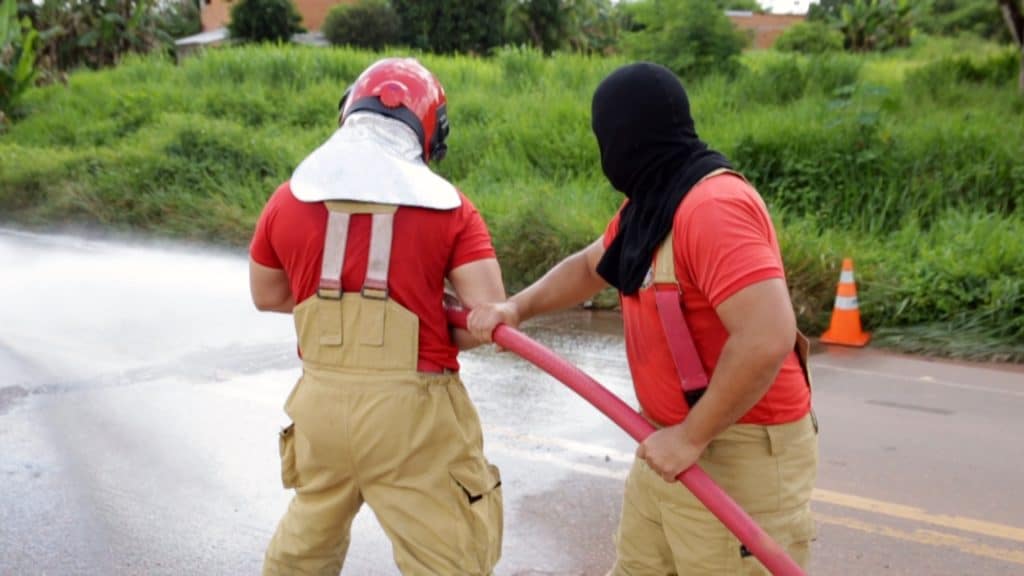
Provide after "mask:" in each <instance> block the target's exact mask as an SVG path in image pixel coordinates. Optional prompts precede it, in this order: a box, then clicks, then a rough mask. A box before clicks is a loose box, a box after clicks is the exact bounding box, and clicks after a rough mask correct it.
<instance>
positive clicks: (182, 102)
mask: <svg viewBox="0 0 1024 576" xmlns="http://www.w3.org/2000/svg"><path fill="white" fill-rule="evenodd" d="M956 50H957V47H956V46H955V45H952V46H950V45H946V46H943V45H941V44H928V45H925V47H924V48H921V47H918V48H915V49H911V50H908V51H906V52H904V53H902V54H897V55H891V56H887V57H878V56H869V57H852V56H843V55H839V56H831V57H824V58H814V59H807V58H799V59H794V58H792V57H783V56H780V55H778V54H774V53H760V54H751V55H748V56H747V57H746V64H747V67H748V70H749V71H748V72H747V73H745V74H743V75H741V76H740V77H738V78H735V79H727V78H716V77H712V78H710V79H706V80H704V81H702V82H699V83H694V84H693V85H691V86H690V89H691V95H692V98H693V109H694V112H695V115H696V118H697V122H698V129H699V131H700V132H701V134H702V136H703V137H704V138H705V139H706V140H708V141H709V142H710V143H712V145H713V146H715V147H717V148H719V149H721V150H722V151H723V152H725V153H726V154H727V155H729V156H730V157H731V158H732V159H733V160H734V162H735V164H736V165H737V166H738V167H739V168H740V169H741V170H743V171H744V172H745V173H746V174H747V175H748V177H749V178H750V179H751V180H752V181H753V182H754V183H755V184H756V185H757V187H758V188H759V190H760V191H761V192H762V194H763V195H764V196H765V198H766V199H767V201H768V202H769V204H770V206H771V207H772V209H773V212H774V215H775V218H776V221H777V222H778V224H779V232H780V237H781V241H782V243H783V251H784V257H785V259H786V264H787V267H788V271H789V280H790V284H791V286H792V289H793V295H794V303H795V305H796V307H797V310H798V314H799V318H800V322H801V325H802V326H803V327H804V328H805V329H807V330H809V331H810V332H811V333H814V334H817V333H820V331H821V330H822V329H823V327H824V326H825V325H826V324H827V321H828V314H829V312H830V309H831V304H832V298H833V295H834V290H835V283H836V280H837V278H838V267H839V263H840V259H841V257H842V256H844V255H849V256H852V257H854V258H855V260H856V264H857V272H858V280H859V287H860V295H861V310H862V314H863V315H864V318H865V321H866V323H867V325H868V327H869V328H871V329H873V330H875V331H876V332H877V339H876V341H879V342H881V343H884V344H887V345H891V346H896V347H900V348H903V349H908V350H917V351H924V352H929V353H939V354H949V355H955V356H962V357H975V358H992V359H1009V360H1014V361H1024V217H1022V213H1021V205H1022V204H1024V99H1022V98H1021V97H1020V96H1018V95H1017V94H1016V93H1015V91H1014V89H1013V78H1014V74H1015V71H1016V69H1015V67H1016V60H1015V58H1016V56H1015V55H1014V54H1013V53H1012V52H1003V51H1000V50H998V49H995V48H991V47H981V48H980V49H976V50H972V53H973V54H974V56H973V57H972V58H973V60H957V59H955V58H954V57H950V56H946V54H953V53H955V52H956ZM375 58H376V56H375V55H373V54H369V53H365V52H357V51H350V50H341V49H330V50H325V49H306V48H297V47H265V48H253V47H247V48H238V49H230V50H218V51H213V52H210V53H208V54H207V55H205V56H203V57H200V58H196V59H191V60H188V61H187V62H186V63H185V64H184V65H183V66H180V67H178V66H175V65H173V64H172V63H169V62H166V61H162V60H158V59H133V60H129V61H127V62H125V63H124V64H122V65H121V66H120V67H118V68H117V69H114V70H108V71H102V72H79V73H76V74H73V75H72V76H71V78H70V83H69V85H68V86H67V87H63V86H52V87H48V88H44V89H39V90H35V91H33V92H32V93H31V94H30V95H29V96H28V98H27V109H26V115H25V117H24V118H21V119H19V120H18V121H17V122H16V123H15V124H14V126H13V127H12V128H11V129H10V130H9V131H8V132H7V133H5V134H2V135H0V211H2V214H3V218H4V219H5V220H16V221H19V222H22V223H28V224H33V223H44V222H46V223H53V222H57V223H60V222H67V221H85V222H90V223H96V224H100V225H103V226H107V227H112V228H131V229H141V230H146V231H152V232H156V233H158V234H160V235H169V236H177V237H188V238H198V239H203V240H212V241H215V242H222V243H231V244H243V243H244V242H246V240H247V238H248V235H249V233H250V230H251V226H252V223H253V222H254V220H255V218H256V216H257V214H258V212H259V210H260V208H261V206H262V204H263V202H264V200H265V199H266V197H267V195H268V194H269V193H270V192H272V191H273V189H274V188H275V187H276V186H277V185H278V184H279V182H280V181H281V180H283V179H284V178H287V176H288V174H289V173H290V171H291V169H292V168H293V167H294V166H295V164H296V163H297V162H298V161H299V160H300V159H301V158H302V157H303V156H304V155H305V154H306V153H308V151H310V150H311V149H312V148H314V147H315V146H316V145H317V144H318V143H319V142H321V141H322V140H323V139H325V138H326V137H327V136H328V135H329V134H330V132H331V130H332V124H333V120H334V110H335V105H336V103H337V98H338V96H339V94H340V92H341V90H342V89H343V87H344V86H345V84H346V83H347V82H349V81H351V80H352V79H353V78H354V76H355V75H356V74H357V73H358V72H359V71H360V70H361V69H362V68H363V67H365V66H366V65H367V64H368V63H370V62H371V61H372V60H373V59H375ZM423 60H424V61H425V63H426V64H427V65H428V66H429V67H431V68H432V69H433V70H434V71H435V72H436V73H437V74H438V76H439V77H440V78H441V79H442V81H443V82H444V83H445V85H446V88H447V90H448V93H449V97H450V100H451V104H450V113H451V120H452V126H453V133H452V138H451V152H450V154H449V157H448V159H447V160H445V162H444V163H443V164H442V165H441V166H440V171H441V172H442V173H443V174H445V175H446V176H448V177H450V178H451V179H453V180H454V181H455V182H456V183H457V184H458V185H459V186H460V187H461V188H462V189H463V190H464V191H466V192H467V193H468V194H469V195H470V196H471V197H472V198H473V199H474V201H475V202H476V204H477V205H478V206H479V207H480V209H481V210H482V212H483V213H484V215H485V217H486V218H487V220H488V222H489V224H490V226H491V228H492V232H493V234H494V236H495V241H496V244H497V246H498V248H499V251H500V256H501V258H502V263H503V267H504V269H505V273H506V277H507V280H508V282H509V284H510V286H511V287H518V286H522V285H523V284H524V283H525V282H527V281H529V280H531V279H533V278H535V277H537V275H538V274H540V273H541V272H542V271H543V270H545V269H546V268H547V267H548V266H550V265H551V264H552V263H554V262H555V261H557V259H559V258H560V257H561V256H563V255H565V254H567V253H569V252H570V251H572V250H574V249H577V248H579V247H581V246H583V245H585V244H586V243H587V242H589V241H590V240H592V239H593V238H595V237H596V236H597V235H598V234H599V233H600V232H601V231H602V230H603V227H604V224H605V223H606V221H607V220H608V218H609V217H610V216H611V215H612V213H613V212H614V210H615V208H616V206H617V205H618V203H619V201H620V196H619V195H617V194H616V193H614V192H613V191H612V190H611V189H610V188H609V186H608V185H607V183H606V182H605V181H604V179H603V177H602V175H601V172H600V166H599V162H598V158H597V150H596V146H595V143H594V140H593V136H592V135H591V133H590V129H589V103H590V96H591V93H592V91H593V89H594V87H595V86H596V84H597V83H598V82H599V81H600V79H601V78H602V77H603V76H604V75H605V74H606V73H608V72H609V71H610V70H612V69H614V68H615V67H616V66H617V65H618V64H620V63H621V61H619V60H615V59H599V58H586V57H581V56H568V55H562V56H556V57H554V58H550V59H543V58H541V57H540V56H539V55H537V54H535V53H532V52H523V51H516V50H510V51H506V52H503V53H501V54H500V55H498V56H497V57H495V58H493V59H488V60H480V59H473V58H466V57H455V58H451V57H432V56H425V57H424V58H423Z"/></svg>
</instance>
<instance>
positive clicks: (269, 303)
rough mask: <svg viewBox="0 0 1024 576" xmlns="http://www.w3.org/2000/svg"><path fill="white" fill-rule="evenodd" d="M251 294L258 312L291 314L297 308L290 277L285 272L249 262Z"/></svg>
mask: <svg viewBox="0 0 1024 576" xmlns="http://www.w3.org/2000/svg"><path fill="white" fill-rule="evenodd" d="M249 292H250V293H251V294H252V303H253V304H254V305H255V306H256V309H257V310H262V311H264V312H283V313H285V314H291V313H292V309H293V308H295V297H294V296H292V290H291V286H290V285H289V284H288V276H287V275H285V273H284V270H280V269H278V268H268V267H266V266H263V265H262V264H258V263H256V262H255V261H254V260H252V259H250V260H249Z"/></svg>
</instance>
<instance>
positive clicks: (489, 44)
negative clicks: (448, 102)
mask: <svg viewBox="0 0 1024 576" xmlns="http://www.w3.org/2000/svg"><path fill="white" fill-rule="evenodd" d="M505 5H506V2H505V0H392V6H394V7H395V11H396V12H398V16H399V17H400V18H401V20H402V43H403V44H407V45H409V46H412V47H414V48H419V49H421V50H427V51H430V52H436V53H439V54H451V53H456V52H458V53H463V54H465V53H472V54H487V53H489V52H490V51H491V49H492V48H494V47H495V46H501V45H502V44H503V43H504V38H503V32H504V28H505Z"/></svg>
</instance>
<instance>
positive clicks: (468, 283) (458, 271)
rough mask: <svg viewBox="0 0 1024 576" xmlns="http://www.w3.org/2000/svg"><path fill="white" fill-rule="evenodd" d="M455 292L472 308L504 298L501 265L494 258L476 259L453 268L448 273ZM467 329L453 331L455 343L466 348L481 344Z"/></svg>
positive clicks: (465, 304) (481, 341) (464, 304)
mask: <svg viewBox="0 0 1024 576" xmlns="http://www.w3.org/2000/svg"><path fill="white" fill-rule="evenodd" d="M448 279H449V280H450V281H451V283H452V287H454V288H455V294H456V295H457V296H458V298H459V301H460V302H462V304H463V306H466V307H467V308H470V309H473V308H475V307H477V306H480V305H483V304H485V303H487V302H501V301H503V300H505V284H504V283H503V282H502V280H501V266H499V265H498V261H497V259H495V258H487V259H485V260H477V261H475V262H470V263H469V264H464V265H462V266H459V267H458V268H455V269H454V270H452V271H451V272H450V273H449V274H448ZM483 343H484V341H483V340H480V339H478V338H475V337H474V336H473V335H472V334H471V333H470V332H469V331H467V330H461V329H459V330H456V331H455V345H456V346H458V348H459V350H468V349H470V348H474V347H476V346H479V345H480V344H483Z"/></svg>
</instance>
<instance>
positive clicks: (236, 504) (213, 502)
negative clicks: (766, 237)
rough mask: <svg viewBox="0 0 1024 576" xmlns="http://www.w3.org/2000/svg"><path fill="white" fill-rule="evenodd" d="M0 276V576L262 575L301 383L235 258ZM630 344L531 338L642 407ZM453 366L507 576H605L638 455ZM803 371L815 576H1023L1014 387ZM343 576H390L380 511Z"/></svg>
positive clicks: (24, 264) (45, 256)
mask: <svg viewBox="0 0 1024 576" xmlns="http://www.w3.org/2000/svg"><path fill="white" fill-rule="evenodd" d="M0 270H2V272H0V303H2V304H0V455H2V456H0V486H2V487H3V488H2V491H0V575H3V576H6V575H30V574H59V575H62V574H97V575H114V574H218V575H219V574H225V575H235V574H239V575H241V574H256V573H258V571H259V567H260V564H261V558H262V554H263V551H264V549H265V546H266V544H267V541H268V540H269V538H270V536H271V534H272V532H273V530H274V527H275V525H276V522H277V520H278V519H279V517H280V516H281V514H282V513H283V511H284V509H285V507H286V505H287V502H288V499H289V494H288V493H287V492H285V491H284V490H283V489H281V488H280V484H279V466H278V459H277V445H276V443H277V440H276V434H277V430H278V427H279V426H281V425H283V424H285V423H286V422H287V419H286V416H285V415H284V413H283V411H282V409H281V406H282V404H283V402H284V399H285V396H286V395H287V393H288V391H289V390H290V388H291V386H292V385H293V383H294V381H295V379H296V378H297V377H298V374H299V367H298V362H297V360H296V358H295V353H294V340H293V335H292V332H291V331H292V327H291V320H290V317H285V316H280V315H268V314H259V313H256V312H255V311H254V310H253V309H252V308H251V306H250V304H249V301H248V292H247V284H246V282H247V280H246V262H245V260H244V258H243V257H240V256H239V255H237V254H234V253H226V252H220V253H217V252H211V251H210V250H208V249H205V248H204V249H200V248H198V247H194V246H184V245H155V244H153V243H151V242H145V243H140V242H119V243H111V242H107V241H101V240H86V239H82V238H77V237H69V236H39V235H35V234H26V233H22V232H16V231H11V230H0ZM620 329H621V328H620V325H619V321H618V317H617V316H616V315H615V314H610V313H593V314H591V313H582V312H580V313H572V314H565V315H560V316H556V317H552V318H549V319H544V320H542V321H538V322H535V323H532V324H530V325H528V326H527V327H526V331H527V332H528V333H530V334H531V335H532V336H534V337H535V338H536V339H538V340H539V341H541V342H543V343H544V344H546V345H548V346H550V347H551V348H553V349H554V350H555V351H557V352H558V353H560V354H562V355H563V356H565V357H566V358H568V359H569V360H570V361H572V362H574V363H576V364H578V365H579V366H580V367H582V368H583V369H584V370H585V371H587V372H589V373H590V374H591V375H593V376H594V377H596V378H597V379H598V380H599V381H601V382H602V383H603V384H604V385H605V386H607V387H609V388H610V389H611V390H612V391H614V392H615V393H616V394H618V395H620V396H621V397H623V398H625V399H626V400H627V401H629V402H631V403H633V402H634V398H633V395H632V391H631V384H630V380H629V375H628V370H627V367H626V363H625V359H624V350H623V345H622V339H621V336H620ZM462 361H463V365H464V368H463V379H464V380H465V382H466V383H467V388H468V389H469V391H470V395H471V396H472V397H473V399H474V401H475V402H476V404H477V408H478V410H479V412H480V415H481V419H482V421H483V423H484V426H485V434H486V436H485V438H486V452H487V454H488V457H489V458H490V459H491V460H492V461H493V462H495V463H496V464H497V465H498V466H499V467H500V468H501V470H502V476H503V486H504V494H505V502H506V521H505V547H504V554H503V558H502V561H501V563H500V564H499V565H498V568H497V574H499V575H527V574H536V575H549V574H559V575H590V574H603V573H604V571H606V570H607V569H608V568H609V566H610V564H611V562H612V560H613V549H612V544H611V538H612V535H613V533H614V529H615V526H616V522H617V519H618V513H619V506H620V503H619V499H620V497H621V492H622V481H623V479H624V478H625V474H626V471H627V470H628V466H629V463H630V460H631V455H632V451H633V443H632V441H631V440H630V439H629V438H628V437H627V436H626V435H625V434H624V433H622V432H620V431H618V430H617V429H616V428H615V427H614V426H613V425H612V424H611V423H609V422H607V421H606V420H604V418H603V417H602V416H600V415H599V414H598V413H597V412H596V411H595V410H593V409H592V408H591V407H590V406H589V405H588V404H586V403H585V402H584V401H582V400H581V399H579V398H577V397H575V396H574V395H573V394H572V393H571V392H570V391H568V390H567V389H565V388H563V387H562V386H561V385H560V384H558V383H557V382H555V381H554V380H553V379H551V378H549V377H547V376H543V375H541V374H540V373H539V372H538V371H537V370H535V369H533V368H532V367H530V366H528V365H527V364H526V363H525V362H523V361H521V360H518V359H516V358H515V357H513V356H512V355H510V354H499V353H496V352H494V351H493V350H490V349H487V350H481V351H474V352H473V353H470V354H464V355H463V356H462ZM812 366H813V370H814V374H815V406H816V410H817V413H818V416H819V420H820V422H821V467H820V479H819V482H818V491H817V492H816V494H815V497H814V510H815V516H816V518H817V521H818V528H819V537H818V540H817V541H816V542H815V545H814V546H815V547H814V553H815V556H814V560H813V564H812V567H811V573H812V574H907V575H911V574H913V575H918V574H929V575H931V574H934V575H939V574H950V575H953V574H964V575H967V574H992V575H1014V574H1024V419H1022V418H1021V414H1022V413H1024V371H1021V370H1020V369H1017V368H1013V367H993V366H978V365H959V364H954V363H948V362H932V361H924V360H920V359H915V358H909V357H904V356H896V355H891V354H886V353H881V352H877V351H871V350H868V351H850V350H842V349H829V350H823V351H821V352H819V353H818V354H816V355H815V356H814V357H813V360H812ZM680 489H683V488H682V487H680ZM344 573H345V574H356V575H361V574H366V575H378V574H380V575H391V574H397V571H396V570H395V568H394V566H393V563H392V560H391V552H390V545H389V544H388V542H387V540H386V539H385V538H384V536H383V532H382V531H381V530H380V528H379V527H378V525H377V523H376V520H375V519H374V517H373V514H372V511H370V510H369V509H368V508H364V509H363V511H362V512H361V513H360V515H359V516H358V517H357V519H356V522H355V525H354V528H353V542H352V546H351V549H350V553H349V557H348V560H347V563H346V568H345V571H344Z"/></svg>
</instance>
